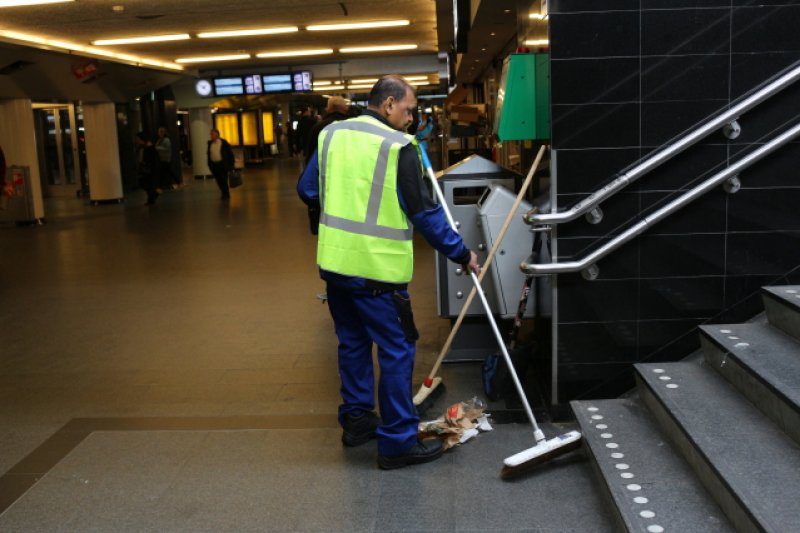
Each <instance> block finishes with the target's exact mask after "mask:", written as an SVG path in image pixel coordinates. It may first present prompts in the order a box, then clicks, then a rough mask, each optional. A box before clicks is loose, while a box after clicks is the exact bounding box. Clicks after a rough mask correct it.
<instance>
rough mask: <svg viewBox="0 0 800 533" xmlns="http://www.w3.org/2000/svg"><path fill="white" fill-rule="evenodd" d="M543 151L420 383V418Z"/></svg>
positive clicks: (438, 391)
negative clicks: (443, 362)
mask: <svg viewBox="0 0 800 533" xmlns="http://www.w3.org/2000/svg"><path fill="white" fill-rule="evenodd" d="M544 150H545V147H544V146H542V147H541V148H540V149H539V153H538V154H536V159H535V160H534V162H533V166H531V169H530V171H529V172H528V175H527V176H526V177H525V181H524V182H523V183H522V187H521V188H520V190H519V193H518V194H517V198H516V199H515V200H514V204H513V205H512V207H511V210H510V211H509V212H508V215H506V219H505V220H504V221H503V225H502V226H501V227H500V232H499V233H498V234H497V238H496V239H495V241H494V244H493V245H492V248H491V250H489V254H488V255H487V256H486V261H485V262H484V263H483V266H482V267H481V272H480V274H478V283H477V285H476V286H473V287H472V290H471V291H470V292H469V295H468V296H467V300H466V301H465V302H464V305H463V306H461V311H460V312H459V313H458V318H456V321H455V323H454V324H453V327H452V328H451V329H450V334H449V335H448V336H447V340H446V341H445V342H444V346H442V349H441V350H440V351H439V357H437V358H436V361H435V362H434V363H433V368H431V371H430V373H428V376H427V377H426V378H425V381H423V382H422V386H420V388H419V391H418V392H417V394H416V395H415V396H414V398H413V401H414V406H415V407H416V408H417V414H418V415H420V416H422V414H423V413H424V412H425V411H427V410H428V409H429V408H430V407H431V406H432V405H433V403H434V402H435V401H436V399H437V398H438V397H439V396H441V395H442V393H444V389H445V387H444V382H442V378H440V377H438V376H437V375H436V373H437V372H439V367H440V366H441V364H442V361H443V360H444V357H445V355H447V352H448V351H450V345H451V344H453V339H455V337H456V333H458V330H459V328H460V327H461V323H462V322H463V321H464V316H465V315H466V314H467V309H469V307H470V305H472V300H474V299H475V293H476V292H477V289H476V287H478V286H480V284H481V282H482V281H483V277H484V276H485V275H486V272H488V271H489V267H490V266H491V265H492V261H493V260H494V256H495V254H496V253H497V250H499V249H500V244H501V243H502V242H503V239H504V238H505V236H506V232H507V231H508V228H509V226H510V225H511V220H512V219H513V218H514V215H515V214H516V213H517V209H519V206H520V204H522V199H523V198H524V197H525V192H526V191H527V190H528V186H530V184H531V181H533V175H534V174H535V173H536V169H538V168H539V164H540V163H541V161H542V157H543V156H544ZM456 231H457V230H456Z"/></svg>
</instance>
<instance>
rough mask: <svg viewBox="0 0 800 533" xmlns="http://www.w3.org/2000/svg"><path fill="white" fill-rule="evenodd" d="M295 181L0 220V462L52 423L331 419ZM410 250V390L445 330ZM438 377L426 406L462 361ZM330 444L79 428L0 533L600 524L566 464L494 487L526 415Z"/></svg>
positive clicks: (323, 327)
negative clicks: (426, 440) (407, 455)
mask: <svg viewBox="0 0 800 533" xmlns="http://www.w3.org/2000/svg"><path fill="white" fill-rule="evenodd" d="M298 172H299V166H298V162H297V161H284V162H278V161H270V162H268V163H267V164H266V165H265V167H264V168H263V169H253V171H252V172H251V173H250V174H249V175H250V176H251V179H250V181H249V182H248V184H247V186H246V190H245V189H243V190H241V191H239V192H238V193H237V194H236V195H234V196H235V197H234V199H233V201H232V203H231V204H230V205H229V206H227V207H225V206H220V205H219V201H218V198H217V196H218V192H217V191H216V187H215V185H214V183H212V182H203V181H197V182H195V181H193V180H192V181H189V182H188V184H187V187H186V189H184V190H183V191H181V192H179V193H174V194H166V195H164V196H163V198H162V199H159V205H158V206H157V207H158V209H152V210H148V209H145V208H142V206H141V205H138V204H139V203H140V202H139V197H138V196H136V195H137V194H138V193H133V196H132V197H131V198H130V200H131V201H129V202H126V204H124V205H113V206H97V207H92V206H88V205H85V203H84V202H83V201H82V200H79V199H48V200H46V206H45V207H46V212H47V213H48V220H49V222H50V223H49V224H47V225H46V226H43V227H41V228H35V229H32V230H31V231H27V230H20V229H17V228H0V239H2V241H3V245H4V250H13V252H14V253H13V254H10V255H4V256H3V259H4V265H6V266H7V267H8V268H10V269H12V270H14V271H15V272H19V273H20V274H19V275H18V276H17V279H16V283H15V284H14V285H13V286H12V285H9V284H4V285H0V301H3V306H2V307H0V323H2V324H3V332H4V333H3V335H4V338H3V347H2V349H3V352H2V357H0V473H2V472H5V471H7V470H8V469H10V468H12V467H13V466H14V465H16V464H18V463H19V462H20V461H21V460H22V459H23V458H24V457H25V456H27V455H28V454H29V453H30V452H31V451H33V450H34V449H36V448H37V447H38V446H39V445H41V444H42V443H43V442H45V441H47V439H48V438H50V437H51V436H52V435H53V434H54V433H56V432H57V431H59V430H60V429H61V428H62V427H63V426H64V425H65V424H67V423H68V422H69V421H70V420H71V419H74V418H88V419H91V418H92V417H108V418H115V417H123V418H131V417H145V418H146V417H219V416H222V417H236V416H256V417H258V416H266V415H294V416H303V415H326V416H329V417H332V416H333V415H335V413H336V411H337V407H338V405H339V402H340V398H339V383H338V377H337V368H336V347H337V341H336V337H335V335H334V332H333V328H332V324H331V319H330V315H329V312H328V308H327V307H326V306H325V305H323V304H321V303H320V302H319V300H318V299H317V298H316V295H317V294H318V293H320V292H323V291H324V284H323V283H322V282H321V281H320V280H319V278H318V272H317V268H316V261H315V253H316V249H315V244H316V241H315V239H314V238H313V237H312V236H311V235H309V234H308V231H307V219H306V211H305V208H304V206H303V205H302V204H300V203H299V202H298V201H297V200H296V198H295V193H294V191H293V188H294V183H295V180H296V175H297V173H298ZM134 196H135V198H133V197H134ZM134 199H135V200H136V201H135V202H134V201H133V200H134ZM162 200H163V202H162ZM418 244H419V246H417V254H416V257H415V262H416V273H415V279H414V281H413V282H412V283H411V286H410V290H411V294H412V302H413V305H414V311H415V319H416V322H417V326H418V328H419V330H420V333H421V335H422V337H421V339H420V341H419V343H418V358H417V365H416V368H415V372H414V380H415V385H418V384H419V383H420V382H421V381H422V378H423V377H424V375H425V374H426V373H427V372H428V370H429V369H430V367H431V365H432V364H433V361H434V359H435V358H436V356H437V355H438V350H439V347H440V346H441V344H442V343H443V342H444V339H445V338H446V336H447V334H448V332H449V322H448V321H447V320H444V319H441V318H439V317H438V316H437V315H436V294H435V291H436V289H435V280H434V275H433V256H432V253H431V250H430V248H429V247H428V246H427V245H426V244H424V243H423V242H422V241H421V240H419V242H418ZM451 368H452V367H445V368H444V369H443V374H444V375H445V377H446V383H447V384H448V391H449V392H448V396H447V397H446V399H444V401H443V403H442V405H440V406H437V409H442V408H443V407H444V406H446V402H447V401H459V400H463V399H468V397H471V396H472V395H473V394H475V393H477V392H479V390H480V382H479V379H478V378H476V377H474V376H473V372H472V370H471V369H466V370H455V369H451ZM438 414H439V413H435V415H438ZM86 423H91V421H89V422H86ZM340 438H341V431H340V430H339V429H338V428H330V427H327V428H319V427H317V428H313V427H311V428H308V429H304V430H291V431H290V430H263V429H253V430H238V431H204V430H196V431H103V432H95V433H92V434H91V435H89V437H87V438H86V439H85V440H84V441H83V442H81V443H80V444H79V445H78V446H77V447H76V448H74V449H72V450H71V451H70V452H69V453H68V454H67V455H65V456H64V457H63V459H61V460H60V462H58V464H57V465H56V466H55V467H54V468H53V469H52V470H50V471H49V472H48V473H47V475H45V476H44V477H43V478H42V479H41V480H40V481H39V482H38V483H36V484H35V485H34V486H33V487H32V488H31V489H30V490H29V491H28V492H27V493H26V494H25V495H24V496H23V497H21V498H20V499H19V500H17V501H16V503H15V504H14V505H13V506H11V507H10V508H8V509H7V510H6V511H5V512H2V511H0V531H3V532H6V531H20V532H25V533H28V532H38V531H46V532H52V531H68V532H73V531H80V532H84V531H92V532H93V531H97V532H103V533H106V532H109V531H113V532H137V533H138V532H143V531H153V532H159V533H162V532H181V533H182V532H193V533H194V532H209V533H210V532H214V533H217V532H225V531H235V532H250V531H252V532H264V531H276V532H289V531H298V532H306V531H308V532H316V531H320V532H335V531H341V532H347V533H351V532H359V531H364V532H372V531H420V532H422V531H424V532H432V531H482V532H486V531H507V532H517V531H547V532H555V531H570V530H574V531H605V530H607V524H608V518H607V516H606V514H605V511H604V509H602V508H601V507H600V505H599V503H598V499H597V496H596V495H595V494H594V492H593V488H592V485H591V483H589V477H588V476H589V470H588V467H587V466H586V465H585V464H584V463H583V462H582V461H581V460H580V459H579V458H572V459H566V458H565V459H564V460H563V461H561V462H560V463H558V464H554V465H552V466H551V467H550V468H548V469H545V470H543V471H541V472H538V473H537V474H536V475H535V476H528V477H524V478H522V479H520V480H517V481H515V482H512V483H508V482H504V481H501V480H500V479H499V471H500V467H501V464H502V459H503V458H504V457H505V456H507V455H509V454H511V453H516V452H517V451H520V450H521V449H523V448H525V447H528V446H530V445H532V442H531V440H530V439H531V437H530V431H529V428H527V427H524V426H513V425H511V426H503V427H498V430H497V431H496V432H494V433H489V434H486V435H480V436H479V437H478V438H477V439H475V440H474V441H472V442H469V443H467V444H465V445H464V446H462V447H460V448H458V449H456V450H454V451H452V452H449V453H448V454H446V455H445V456H444V457H443V458H442V459H441V460H439V461H437V462H434V463H432V464H428V465H420V466H415V467H411V468H407V469H401V470H397V471H392V472H383V471H380V470H378V468H377V467H376V447H375V445H374V443H369V444H366V445H364V446H362V447H359V448H355V449H343V448H342V446H341V442H340ZM465 498H469V499H470V500H471V501H472V502H475V505H469V506H464V505H462V504H461V503H460V502H462V501H463V500H464V499H465ZM581 519H583V520H584V522H583V523H592V524H594V525H595V526H596V528H595V529H589V530H587V529H585V528H584V526H583V525H582V522H581ZM582 528H583V529H582Z"/></svg>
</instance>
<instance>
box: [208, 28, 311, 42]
mask: <svg viewBox="0 0 800 533" xmlns="http://www.w3.org/2000/svg"><path fill="white" fill-rule="evenodd" d="M296 31H299V28H298V27H297V26H284V27H280V28H257V29H252V30H225V31H204V32H202V33H198V34H197V36H198V37H200V38H201V39H215V38H218V37H247V36H250V35H272V34H275V33H294V32H296Z"/></svg>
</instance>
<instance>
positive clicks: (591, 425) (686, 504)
mask: <svg viewBox="0 0 800 533" xmlns="http://www.w3.org/2000/svg"><path fill="white" fill-rule="evenodd" d="M571 406H572V410H573V412H574V413H575V416H576V418H577V420H578V423H579V424H580V426H581V432H582V434H583V439H584V442H585V444H586V446H585V447H584V449H586V450H587V451H588V453H589V455H590V456H591V458H592V463H593V465H594V467H595V469H596V470H598V471H599V475H600V478H601V479H602V480H603V489H604V492H605V493H606V496H607V497H608V498H609V500H610V501H611V502H612V503H613V507H614V508H615V509H616V511H617V518H618V521H619V523H620V527H619V529H620V530H624V531H637V532H638V531H645V532H646V531H709V532H711V531H713V532H718V531H719V532H722V531H734V529H733V528H732V527H731V525H730V524H729V523H728V520H727V519H726V517H725V515H724V514H723V512H722V510H721V509H720V508H719V506H718V505H717V504H716V502H715V501H714V500H713V499H712V498H711V496H709V494H708V492H706V490H705V489H704V488H703V486H702V485H701V484H700V482H699V480H698V479H697V477H696V476H695V475H694V472H693V471H692V469H691V468H690V467H689V465H688V463H687V462H686V461H684V460H683V458H681V457H680V455H678V454H677V453H676V452H675V450H674V449H673V448H672V447H671V446H670V445H669V443H668V442H667V440H666V437H664V435H663V433H661V431H660V430H659V429H658V427H657V426H656V423H655V421H654V420H653V418H652V417H651V416H650V415H649V414H648V413H647V410H646V409H645V407H644V406H643V405H642V404H641V402H639V401H636V400H631V399H620V400H595V401H574V402H572V403H571Z"/></svg>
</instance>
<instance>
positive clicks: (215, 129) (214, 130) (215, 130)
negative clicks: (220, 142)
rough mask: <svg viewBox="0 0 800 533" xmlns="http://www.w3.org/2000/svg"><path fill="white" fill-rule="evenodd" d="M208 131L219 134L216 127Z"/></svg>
mask: <svg viewBox="0 0 800 533" xmlns="http://www.w3.org/2000/svg"><path fill="white" fill-rule="evenodd" d="M210 131H213V132H214V133H216V134H217V135H219V130H218V129H217V128H211V130H210Z"/></svg>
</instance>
